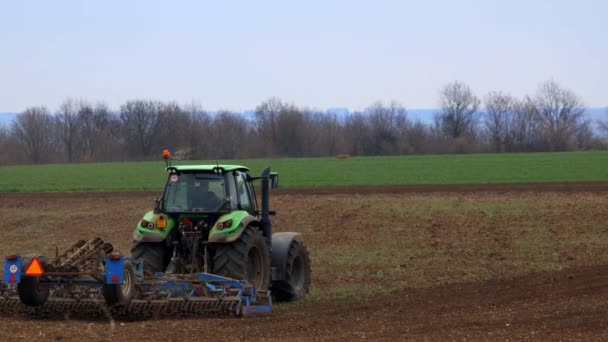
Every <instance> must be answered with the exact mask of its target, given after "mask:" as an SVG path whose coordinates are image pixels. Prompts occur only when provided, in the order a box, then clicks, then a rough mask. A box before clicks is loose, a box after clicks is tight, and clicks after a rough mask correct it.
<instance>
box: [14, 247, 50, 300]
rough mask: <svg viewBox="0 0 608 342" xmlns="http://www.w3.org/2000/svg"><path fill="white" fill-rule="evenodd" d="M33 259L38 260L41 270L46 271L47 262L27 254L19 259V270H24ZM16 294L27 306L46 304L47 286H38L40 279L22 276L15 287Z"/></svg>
mask: <svg viewBox="0 0 608 342" xmlns="http://www.w3.org/2000/svg"><path fill="white" fill-rule="evenodd" d="M33 258H38V260H40V264H41V265H42V268H43V270H46V269H47V265H48V264H47V262H46V259H45V258H44V257H41V256H39V255H34V254H28V255H25V256H23V257H22V258H21V269H22V270H25V269H26V268H27V267H28V266H29V265H30V262H32V259H33ZM17 294H18V295H19V299H21V302H22V303H23V304H25V305H28V306H39V305H43V304H44V303H46V301H47V299H48V298H49V288H48V286H43V285H42V284H40V277H27V276H23V277H22V278H21V282H20V283H19V285H17Z"/></svg>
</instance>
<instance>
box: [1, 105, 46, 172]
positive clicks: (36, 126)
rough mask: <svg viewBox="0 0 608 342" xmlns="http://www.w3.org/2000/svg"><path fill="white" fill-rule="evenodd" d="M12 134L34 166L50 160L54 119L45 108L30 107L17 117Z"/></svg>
mask: <svg viewBox="0 0 608 342" xmlns="http://www.w3.org/2000/svg"><path fill="white" fill-rule="evenodd" d="M11 131H12V134H13V135H14V136H15V137H16V139H17V141H18V142H19V143H20V144H21V145H22V146H23V148H24V149H25V152H26V153H27V155H28V157H29V159H30V161H31V162H33V163H34V164H39V163H41V162H43V161H46V160H48V152H50V150H51V147H52V134H53V118H52V116H51V115H50V114H49V111H48V110H47V109H46V108H45V107H30V108H27V109H26V110H25V111H24V112H23V113H21V114H19V115H17V117H16V118H15V120H14V121H13V125H12V127H11Z"/></svg>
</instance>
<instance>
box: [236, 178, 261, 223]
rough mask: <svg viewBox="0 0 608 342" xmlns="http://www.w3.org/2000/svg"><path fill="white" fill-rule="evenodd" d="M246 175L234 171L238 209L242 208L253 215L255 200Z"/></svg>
mask: <svg viewBox="0 0 608 342" xmlns="http://www.w3.org/2000/svg"><path fill="white" fill-rule="evenodd" d="M248 178H249V177H248V176H247V174H246V173H244V172H240V171H236V172H235V180H236V197H237V198H238V205H239V209H240V210H244V211H246V212H248V213H249V214H251V215H252V216H255V213H256V207H257V206H256V200H255V194H254V192H253V188H252V187H251V182H249V181H248Z"/></svg>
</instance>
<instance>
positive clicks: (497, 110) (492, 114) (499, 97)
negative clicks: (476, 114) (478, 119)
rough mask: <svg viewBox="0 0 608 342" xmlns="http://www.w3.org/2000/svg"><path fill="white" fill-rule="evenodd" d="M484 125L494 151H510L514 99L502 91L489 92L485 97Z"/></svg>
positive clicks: (514, 111)
mask: <svg viewBox="0 0 608 342" xmlns="http://www.w3.org/2000/svg"><path fill="white" fill-rule="evenodd" d="M485 106H486V116H485V120H484V125H485V128H486V130H487V133H488V136H489V138H490V143H491V145H492V147H493V150H494V152H510V151H511V150H512V144H513V124H514V119H515V115H516V114H515V113H516V110H515V107H516V100H515V99H514V98H513V97H511V96H510V95H507V94H504V93H502V92H490V93H489V94H488V95H487V96H486V99H485Z"/></svg>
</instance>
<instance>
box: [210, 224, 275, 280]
mask: <svg viewBox="0 0 608 342" xmlns="http://www.w3.org/2000/svg"><path fill="white" fill-rule="evenodd" d="M214 251H215V255H214V257H213V267H212V273H213V274H217V275H220V276H224V277H228V278H234V279H238V280H245V281H248V282H250V283H252V284H253V285H254V286H255V288H256V289H258V290H267V289H268V287H269V286H270V255H269V252H268V247H267V245H266V241H265V240H264V236H263V235H262V233H261V232H260V231H259V230H258V229H256V228H254V227H247V228H246V229H245V231H244V232H243V234H242V235H241V237H240V238H239V239H238V240H236V241H234V242H232V243H226V244H216V245H215V247H214Z"/></svg>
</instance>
